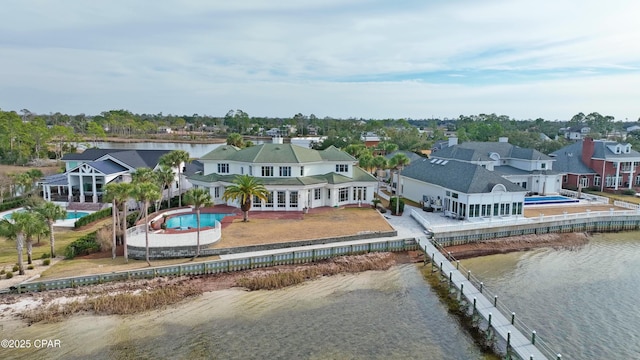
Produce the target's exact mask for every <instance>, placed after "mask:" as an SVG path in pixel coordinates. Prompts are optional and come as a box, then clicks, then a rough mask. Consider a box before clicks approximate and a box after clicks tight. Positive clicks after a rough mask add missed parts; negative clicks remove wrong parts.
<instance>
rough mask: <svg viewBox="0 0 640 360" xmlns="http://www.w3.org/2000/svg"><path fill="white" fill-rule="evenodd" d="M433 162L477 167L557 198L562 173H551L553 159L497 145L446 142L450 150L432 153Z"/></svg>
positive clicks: (502, 143) (503, 140)
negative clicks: (458, 162) (435, 160)
mask: <svg viewBox="0 0 640 360" xmlns="http://www.w3.org/2000/svg"><path fill="white" fill-rule="evenodd" d="M431 157H432V158H437V159H442V160H457V161H461V162H467V163H470V164H475V165H479V166H481V167H483V168H485V169H487V170H489V171H492V172H494V173H495V174H497V175H500V176H502V177H503V178H505V179H506V180H509V181H511V182H512V183H514V184H516V185H518V186H521V187H522V188H524V189H526V190H527V191H528V192H530V193H534V194H541V195H546V194H557V193H559V192H560V189H562V186H561V183H560V181H561V179H562V176H563V175H564V173H563V172H561V171H557V170H556V169H553V163H554V161H555V159H554V158H552V157H549V156H547V155H545V154H543V153H541V152H539V151H538V150H535V149H526V148H521V147H519V146H515V145H512V144H509V141H508V138H506V137H501V138H500V139H499V141H498V142H465V143H462V144H458V139H457V138H455V137H453V138H449V146H448V147H445V148H442V149H440V150H438V151H437V152H434V153H433V154H432V155H431Z"/></svg>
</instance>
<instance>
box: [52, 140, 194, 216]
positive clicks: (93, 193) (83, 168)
mask: <svg viewBox="0 0 640 360" xmlns="http://www.w3.org/2000/svg"><path fill="white" fill-rule="evenodd" d="M169 152H170V151H169V150H118V149H87V150H85V151H84V152H82V153H79V154H66V155H65V156H64V157H63V158H62V161H63V162H64V163H65V173H64V174H56V175H52V176H47V177H46V178H45V179H44V180H43V181H42V182H41V185H42V190H43V198H44V199H45V200H47V201H61V202H68V203H70V204H72V203H92V204H96V208H94V209H93V210H96V209H98V208H99V207H100V205H101V203H102V193H103V189H104V187H105V185H107V184H109V183H111V182H123V181H124V182H128V181H131V173H133V172H135V171H136V170H137V169H138V168H149V169H152V170H155V169H157V168H158V167H159V160H160V157H161V156H162V155H164V154H167V153H169ZM182 166H183V167H184V164H183V165H182ZM173 170H174V173H175V174H176V178H175V180H174V182H173V184H172V185H171V186H172V190H173V193H174V194H176V193H177V191H178V178H177V176H178V175H177V174H178V171H177V169H173ZM183 176H184V175H183ZM184 183H185V184H183V188H182V190H185V189H188V187H189V184H186V182H184ZM167 192H168V190H167Z"/></svg>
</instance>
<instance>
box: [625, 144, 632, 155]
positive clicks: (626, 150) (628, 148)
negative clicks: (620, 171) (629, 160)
mask: <svg viewBox="0 0 640 360" xmlns="http://www.w3.org/2000/svg"><path fill="white" fill-rule="evenodd" d="M630 152H631V144H627V145H625V147H624V153H625V154H628V153H630Z"/></svg>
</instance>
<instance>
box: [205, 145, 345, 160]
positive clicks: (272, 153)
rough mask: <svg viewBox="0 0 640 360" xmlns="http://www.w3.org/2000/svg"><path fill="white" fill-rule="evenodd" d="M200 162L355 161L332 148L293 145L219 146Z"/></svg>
mask: <svg viewBox="0 0 640 360" xmlns="http://www.w3.org/2000/svg"><path fill="white" fill-rule="evenodd" d="M200 160H227V161H238V162H245V163H257V164H300V163H311V162H321V161H327V160H328V161H355V160H356V159H355V158H354V157H353V156H351V155H349V154H347V153H346V152H344V151H341V150H339V149H337V148H335V147H333V146H330V147H329V148H327V149H325V150H321V151H318V150H313V149H308V148H305V147H302V146H298V145H294V144H261V145H256V146H250V147H248V148H244V149H238V148H236V147H234V146H230V145H225V146H220V147H218V148H216V149H214V150H213V151H211V152H209V153H207V154H206V155H204V156H202V157H201V158H200Z"/></svg>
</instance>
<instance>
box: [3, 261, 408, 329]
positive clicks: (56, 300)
mask: <svg viewBox="0 0 640 360" xmlns="http://www.w3.org/2000/svg"><path fill="white" fill-rule="evenodd" d="M416 261H419V254H418V252H407V253H369V254H364V255H354V256H346V257H338V258H335V259H329V260H325V261H321V262H317V263H309V264H301V265H282V266H275V267H270V268H264V269H255V270H246V271H238V272H232V273H222V274H216V275H207V276H192V277H186V276H183V277H174V278H169V277H159V278H155V279H151V280H134V281H127V282H114V283H107V284H101V285H95V286H88V287H82V288H73V289H63V290H51V291H45V292H39V293H28V294H8V295H3V296H0V320H1V321H5V320H17V319H24V320H27V318H26V317H25V315H26V314H28V313H29V312H31V311H34V310H38V309H45V308H47V307H51V306H58V305H61V306H64V305H65V304H70V303H74V302H80V303H81V302H85V301H87V300H89V299H95V298H99V297H104V296H114V295H119V294H139V293H141V292H145V291H147V292H148V291H153V290H157V289H160V288H166V287H171V286H175V287H182V288H190V289H194V288H195V289H197V293H204V292H210V291H218V290H224V289H230V288H233V287H238V286H239V285H238V282H239V280H241V279H246V278H259V277H264V276H267V275H269V274H276V273H287V272H296V271H303V270H304V269H308V268H311V267H314V268H319V269H320V271H321V272H322V271H323V270H327V271H328V272H331V270H332V269H333V268H335V266H337V265H339V264H340V263H341V262H343V263H344V262H349V263H351V264H352V265H353V264H356V265H357V264H364V263H370V262H375V263H376V264H377V267H378V268H379V269H388V268H390V267H391V266H393V265H396V264H400V263H407V262H416ZM307 280H312V279H307ZM192 293H193V292H192Z"/></svg>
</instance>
